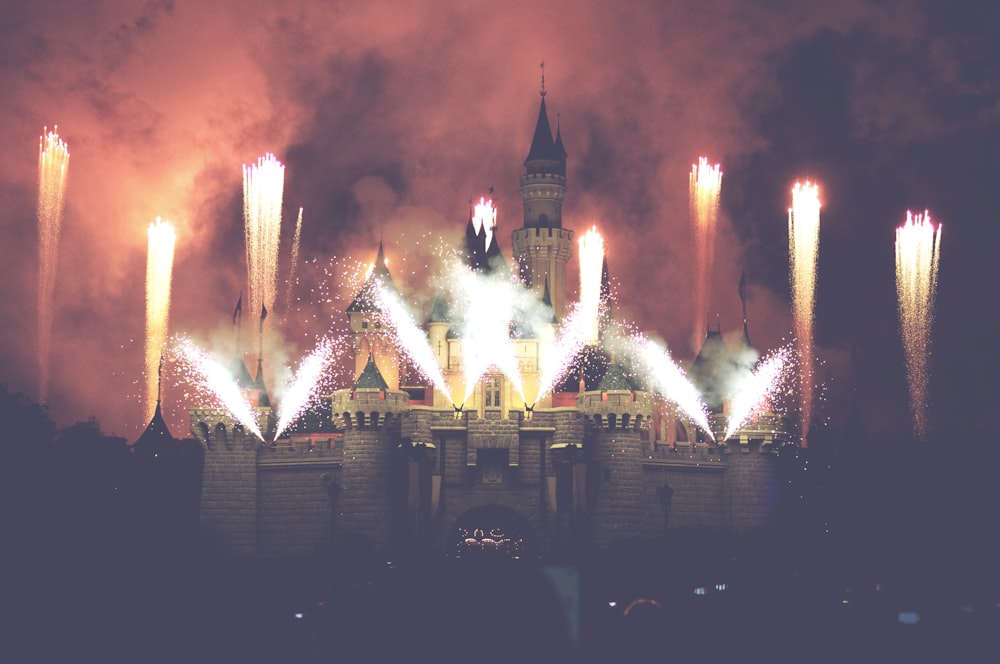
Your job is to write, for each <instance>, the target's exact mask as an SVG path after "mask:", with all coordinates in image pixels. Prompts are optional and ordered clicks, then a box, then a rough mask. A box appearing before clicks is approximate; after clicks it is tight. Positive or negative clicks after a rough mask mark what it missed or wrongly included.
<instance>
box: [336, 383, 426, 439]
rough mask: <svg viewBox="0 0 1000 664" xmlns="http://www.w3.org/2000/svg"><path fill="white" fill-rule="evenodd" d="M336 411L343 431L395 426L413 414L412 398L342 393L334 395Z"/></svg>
mask: <svg viewBox="0 0 1000 664" xmlns="http://www.w3.org/2000/svg"><path fill="white" fill-rule="evenodd" d="M332 411H333V423H334V425H335V426H336V427H337V428H339V429H345V430H347V429H371V428H382V427H387V426H393V425H396V424H399V420H400V419H401V418H402V417H403V416H404V415H406V414H407V413H409V412H410V395H409V394H407V393H406V392H403V391H401V390H376V389H352V390H339V391H337V392H334V394H333V401H332Z"/></svg>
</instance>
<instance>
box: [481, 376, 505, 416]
mask: <svg viewBox="0 0 1000 664" xmlns="http://www.w3.org/2000/svg"><path fill="white" fill-rule="evenodd" d="M502 381H503V377H502V376H497V375H490V376H484V377H483V405H484V406H485V407H486V408H500V394H501V390H502V387H503V383H502Z"/></svg>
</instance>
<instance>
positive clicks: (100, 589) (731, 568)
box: [3, 538, 1000, 663]
mask: <svg viewBox="0 0 1000 664" xmlns="http://www.w3.org/2000/svg"><path fill="white" fill-rule="evenodd" d="M695 539H696V540H698V541H694V540H691V541H674V542H673V543H671V544H669V545H668V544H667V543H654V544H648V543H647V544H641V545H639V544H637V545H634V546H623V547H621V548H620V549H618V550H616V551H613V552H604V553H603V554H600V555H595V556H593V557H591V558H590V559H589V560H586V561H578V562H576V563H572V564H570V563H552V564H545V563H540V562H529V561H523V560H522V561H501V560H489V559H479V560H445V559H442V558H440V557H431V556H425V557H410V558H405V559H399V560H387V559H385V557H384V556H377V555H373V554H371V553H370V552H365V551H355V552H353V553H345V552H341V553H339V554H330V555H328V556H318V557H317V558H315V559H309V560H274V559H271V560H228V559H223V558H218V557H213V556H210V555H197V556H196V555H193V554H191V552H190V551H187V552H179V551H174V552H169V553H168V552H167V551H165V550H164V551H161V552H159V553H155V552H148V551H147V552H144V553H143V554H142V555H133V556H130V557H127V558H124V559H115V560H107V559H104V560H101V561H96V560H89V561H85V560H83V559H74V558H73V556H72V550H71V549H67V550H66V551H62V552H58V553H52V552H50V553H51V555H49V556H47V557H45V556H42V557H38V558H35V559H34V560H33V561H30V562H28V561H21V563H20V566H21V569H20V570H19V569H17V568H15V569H13V570H9V571H12V572H13V574H11V575H10V577H11V579H10V587H8V588H7V589H6V591H5V593H4V597H5V600H4V609H5V611H6V612H7V614H8V615H6V616H4V626H5V631H7V633H8V636H7V637H5V639H4V643H5V645H4V648H10V649H11V650H10V652H11V654H13V655H14V656H13V657H4V658H3V659H4V661H10V662H15V661H16V662H32V661H37V662H71V661H93V662H118V661H122V662H125V661H127V662H157V661H163V662H247V663H255V662H269V663H270V662H290V663H295V662H369V661H370V662H386V661H400V660H401V661H414V662H484V661H485V662H494V661H496V662H501V661H502V662H582V663H585V662H619V661H635V660H637V659H639V658H643V659H645V658H652V660H653V661H677V662H733V661H753V662H979V661H982V662H995V661H1000V660H998V658H1000V585H998V584H997V578H998V577H997V575H996V574H995V573H994V572H990V571H989V570H991V569H992V566H991V565H990V564H989V563H988V561H976V560H972V559H970V560H969V561H968V562H969V564H968V565H962V564H958V562H957V561H960V559H961V556H954V557H948V559H947V560H941V561H939V562H940V564H935V563H934V561H932V560H930V559H929V558H928V557H927V556H919V555H915V556H913V557H912V558H911V559H910V560H905V559H900V560H899V561H898V564H892V562H893V561H891V560H885V559H879V560H878V564H874V561H875V559H874V558H873V559H871V562H872V563H873V564H866V555H865V554H864V552H863V551H861V552H858V551H855V552H843V551H842V552H837V551H835V550H833V549H828V550H826V551H825V552H820V551H819V549H818V548H813V549H809V550H805V549H802V550H794V549H789V548H787V547H785V546H784V545H780V544H778V543H776V542H770V543H766V542H758V543H756V544H755V543H753V542H750V543H743V545H742V546H741V547H738V548H737V549H735V550H734V549H733V548H732V547H731V542H730V543H729V545H730V546H728V547H727V550H726V551H725V552H723V551H720V550H717V549H718V548H720V547H719V546H718V545H719V544H720V542H719V541H718V540H713V539H712V538H700V539H699V538H695ZM982 562H985V563H986V564H985V565H983V564H981V563H982Z"/></svg>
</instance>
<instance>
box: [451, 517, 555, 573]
mask: <svg viewBox="0 0 1000 664" xmlns="http://www.w3.org/2000/svg"><path fill="white" fill-rule="evenodd" d="M446 550H447V553H448V555H449V556H450V557H454V558H461V559H474V560H481V559H491V560H520V559H532V558H535V557H537V556H536V553H537V546H536V542H535V538H534V534H533V532H532V530H531V524H529V523H528V520H527V519H525V518H524V517H522V516H521V515H520V514H518V513H517V512H515V511H514V510H512V509H510V508H509V507H504V506H502V505H484V506H482V507H476V508H474V509H471V510H469V511H468V512H466V513H465V514H463V515H462V516H461V517H459V519H458V521H456V522H455V526H454V527H453V528H452V530H451V533H450V534H449V535H448V540H447V549H446Z"/></svg>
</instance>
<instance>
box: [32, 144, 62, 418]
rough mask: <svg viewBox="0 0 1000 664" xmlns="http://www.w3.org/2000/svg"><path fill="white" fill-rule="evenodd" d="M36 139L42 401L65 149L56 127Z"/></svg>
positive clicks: (49, 344)
mask: <svg viewBox="0 0 1000 664" xmlns="http://www.w3.org/2000/svg"><path fill="white" fill-rule="evenodd" d="M42 131H43V134H42V136H41V138H40V139H39V142H38V401H39V403H45V402H46V401H47V400H48V391H49V362H50V355H51V349H52V316H53V310H54V307H53V304H52V302H53V295H54V293H55V285H56V267H57V265H58V260H59V235H60V231H61V227H62V214H63V201H64V196H65V193H66V174H67V171H68V169H69V149H68V148H67V146H66V143H65V142H64V141H63V140H62V139H61V138H59V133H58V131H59V127H58V126H56V127H53V130H52V131H48V130H47V128H46V129H43V130H42Z"/></svg>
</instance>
